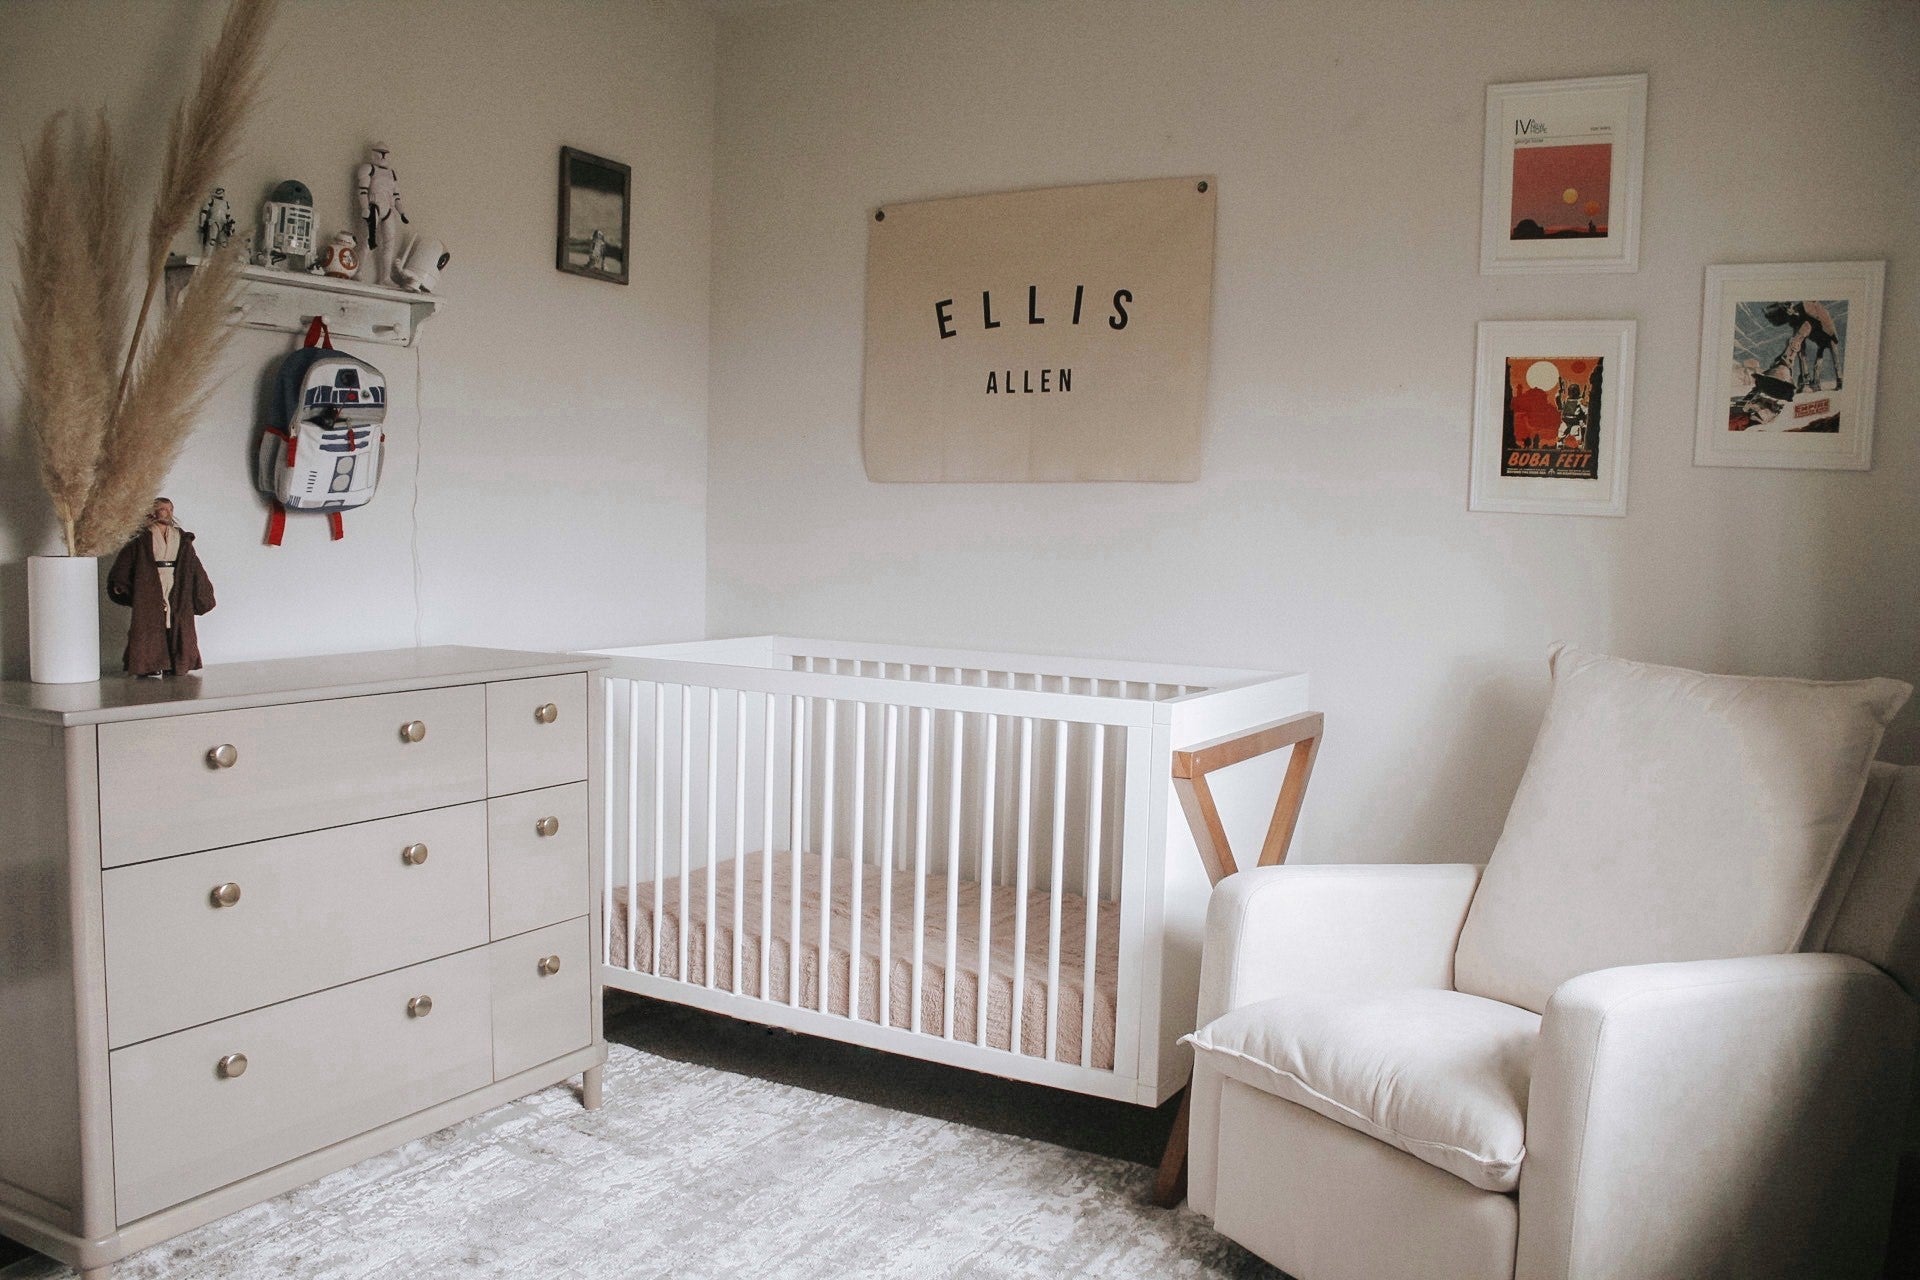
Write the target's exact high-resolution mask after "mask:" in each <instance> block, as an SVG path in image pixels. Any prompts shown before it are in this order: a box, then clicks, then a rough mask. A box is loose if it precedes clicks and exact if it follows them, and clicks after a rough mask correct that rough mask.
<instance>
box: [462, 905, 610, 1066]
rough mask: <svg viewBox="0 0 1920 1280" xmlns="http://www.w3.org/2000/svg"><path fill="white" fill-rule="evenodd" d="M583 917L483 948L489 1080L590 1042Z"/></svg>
mask: <svg viewBox="0 0 1920 1280" xmlns="http://www.w3.org/2000/svg"><path fill="white" fill-rule="evenodd" d="M588 946H589V940H588V930H587V919H586V917H585V916H582V917H581V918H580V919H578V920H569V921H567V922H566V923H565V924H556V925H550V926H548V927H547V928H545V929H539V930H536V931H535V932H533V933H523V934H521V935H520V936H519V937H517V938H509V939H507V940H506V941H505V942H496V943H494V944H493V945H492V946H490V947H488V948H487V955H488V957H489V959H490V962H491V965H492V968H493V1076H494V1079H496V1080H505V1079H506V1078H507V1077H508V1076H511V1075H516V1074H518V1073H519V1072H522V1071H526V1070H528V1069H529V1068H531V1067H537V1066H539V1065H540V1064H541V1063H543V1062H550V1061H552V1060H553V1059H555V1058H558V1057H559V1056H561V1055H562V1054H566V1053H572V1052H573V1051H574V1050H575V1049H584V1048H586V1046H587V1042H588V1041H589V1040H591V1039H592V1038H593V1005H592V1000H593V964H592V962H591V959H590V955H589V952H588V950H587V948H588Z"/></svg>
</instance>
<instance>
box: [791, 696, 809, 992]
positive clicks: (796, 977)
mask: <svg viewBox="0 0 1920 1280" xmlns="http://www.w3.org/2000/svg"><path fill="white" fill-rule="evenodd" d="M792 701H793V736H792V743H791V746H790V749H791V751H792V758H791V760H790V761H789V763H788V765H787V776H788V778H789V779H790V783H791V785H790V786H789V788H788V791H789V797H788V798H789V799H790V801H791V804H790V805H789V806H788V808H789V814H788V817H789V819H790V821H789V823H788V829H787V864H788V866H789V867H791V868H792V872H791V877H790V879H789V882H788V885H787V888H788V890H789V893H788V895H787V897H788V899H789V907H788V910H789V916H788V920H787V1003H788V1004H789V1005H791V1006H792V1007H794V1008H796V1009H797V1008H799V1007H800V880H801V873H802V871H803V869H804V868H803V866H802V863H801V854H802V850H803V849H804V847H805V845H806V839H805V836H806V827H805V825H804V823H805V821H806V794H807V736H806V735H807V703H808V700H807V699H805V698H802V697H800V696H799V695H798V694H795V695H794V697H793V700H792Z"/></svg>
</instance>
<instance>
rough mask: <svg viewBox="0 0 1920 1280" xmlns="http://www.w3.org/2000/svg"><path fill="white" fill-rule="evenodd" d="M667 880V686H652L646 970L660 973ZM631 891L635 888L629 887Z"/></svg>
mask: <svg viewBox="0 0 1920 1280" xmlns="http://www.w3.org/2000/svg"><path fill="white" fill-rule="evenodd" d="M666 883H667V686H665V685H663V684H656V685H654V686H653V937H652V938H651V939H650V940H649V942H648V950H649V951H650V952H651V953H652V954H651V955H649V956H648V957H647V972H648V973H651V974H653V975H654V976H655V977H659V976H660V930H661V928H662V927H663V926H662V925H661V920H662V918H663V916H664V914H665V911H664V908H665V906H666V903H665V900H664V898H663V896H662V895H664V894H665V893H666ZM628 892H632V890H628Z"/></svg>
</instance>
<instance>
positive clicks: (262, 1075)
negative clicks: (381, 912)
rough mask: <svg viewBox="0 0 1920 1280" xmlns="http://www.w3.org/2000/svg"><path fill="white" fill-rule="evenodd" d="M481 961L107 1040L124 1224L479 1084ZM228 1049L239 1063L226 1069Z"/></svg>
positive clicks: (486, 1005)
mask: <svg viewBox="0 0 1920 1280" xmlns="http://www.w3.org/2000/svg"><path fill="white" fill-rule="evenodd" d="M488 959H489V957H488V953H487V951H486V950H485V949H483V948H476V949H475V950H472V951H467V952H463V953H461V954H460V955H455V956H447V957H445V958H443V959H440V960H432V961H429V962H428V963H426V964H422V965H415V966H414V967H413V968H410V969H401V970H398V971H396V972H394V973H387V974H382V975H380V976H379V977H377V978H368V979H365V980H364V981H361V982H356V983H353V984H351V985H349V986H344V987H336V988H334V989H333V990H331V991H323V992H320V993H319V994H318V995H311V996H305V997H302V998H301V999H299V1000H290V1001H288V1002H286V1003H285V1004H277V1005H273V1006H271V1007H270V1008H266V1009H258V1010H255V1011H254V1012H252V1013H243V1014H241V1015H240V1016H238V1017H235V1018H228V1019H226V1020H225V1021H223V1022H215V1023H210V1024H208V1025H207V1026H204V1027H195V1028H194V1029H193V1030H191V1031H181V1032H177V1033H175V1034H173V1035H170V1036H164V1037H162V1038H161V1039H158V1040H149V1041H147V1042H146V1043H144V1044H137V1045H134V1046H132V1047H131V1048H127V1049H116V1050H115V1051H114V1052H113V1054H112V1055H111V1057H110V1063H111V1074H112V1078H113V1083H112V1091H113V1165H114V1186H115V1196H116V1203H117V1207H118V1211H119V1219H120V1221H121V1222H122V1223H126V1222H130V1221H132V1220H134V1219H136V1218H141V1217H145V1216H146V1215H147V1214H150V1213H153V1212H155V1211H156V1210H159V1209H164V1208H166V1207H167V1206H169V1205H172V1204H178V1203H179V1202H180V1201H182V1200H186V1199H189V1198H191V1197H193V1196H196V1195H199V1194H201V1193H202V1192H205V1191H210V1190H212V1189H213V1188H215V1187H219V1186H224V1185H226V1184H227V1183H229V1182H232V1181H234V1180H235V1179H236V1178H241V1177H245V1176H246V1175H247V1174H250V1173H255V1172H258V1171H259V1170H262V1169H267V1168H270V1167H272V1166H273V1165H276V1164H281V1163H283V1162H285V1161H287V1160H290V1159H293V1158H294V1157H296V1156H300V1155H304V1154H306V1153H307V1152H309V1151H314V1150H317V1149H319V1148H321V1147H324V1146H327V1145H328V1144H330V1143H334V1142H338V1141H340V1140H342V1139H343V1138H348V1137H351V1136H353V1135H354V1134H356V1133H361V1132H364V1131H365V1130H368V1129H372V1128H375V1127H377V1126H379V1125H382V1124H385V1123H387V1122H388V1121H391V1120H397V1119H399V1118H401V1117H402V1116H406V1115H410V1114H412V1113H413V1112H415V1111H419V1110H422V1109H424V1108H426V1107H430V1106H432V1105H434V1104H435V1103H438V1102H443V1101H445V1100H447V1099H449V1098H453V1097H457V1096H458V1095H460V1094H462V1093H466V1092H468V1091H470V1090H473V1089H477V1088H481V1087H483V1086H485V1085H486V1084H487V1083H488V1082H489V1081H490V1080H491V1079H492V1067H491V1056H492V1039H493V1038H492V1032H491V1027H490V1023H491V1018H492V1014H491V1009H492V1004H491V999H490V992H489V973H488ZM418 996H425V997H430V998H431V1000H432V1007H431V1010H430V1012H428V1013H426V1015H425V1016H415V1013H414V1012H412V1011H410V1010H409V1002H410V1001H411V1000H413V999H414V998H415V997H418ZM415 1008H416V1009H417V1008H418V1006H415ZM235 1054H237V1055H243V1056H244V1058H245V1066H244V1069H243V1070H242V1071H241V1072H240V1073H239V1074H232V1073H231V1069H230V1068H229V1069H228V1071H227V1073H224V1074H223V1069H222V1065H221V1064H222V1063H223V1061H228V1060H229V1055H235Z"/></svg>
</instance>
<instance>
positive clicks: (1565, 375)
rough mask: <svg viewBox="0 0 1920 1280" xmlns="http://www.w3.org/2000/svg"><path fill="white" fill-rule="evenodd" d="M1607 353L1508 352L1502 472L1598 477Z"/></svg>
mask: <svg viewBox="0 0 1920 1280" xmlns="http://www.w3.org/2000/svg"><path fill="white" fill-rule="evenodd" d="M1605 382H1606V359H1605V357H1603V356H1508V357H1506V399H1505V403H1504V405H1503V407H1502V412H1501V437H1500V439H1501V449H1500V474H1501V475H1502V476H1533V477H1540V478H1547V479H1555V480H1597V479H1599V477H1600V464H1599V461H1598V459H1599V456H1600V454H1599V449H1600V422H1601V408H1602V406H1601V395H1602V393H1603V392H1604V390H1605Z"/></svg>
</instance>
